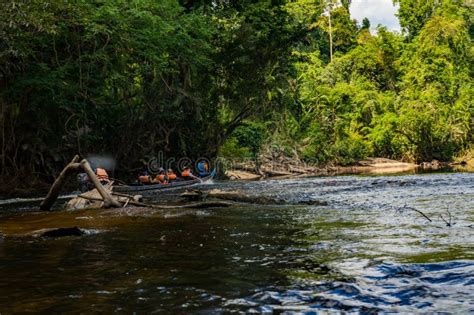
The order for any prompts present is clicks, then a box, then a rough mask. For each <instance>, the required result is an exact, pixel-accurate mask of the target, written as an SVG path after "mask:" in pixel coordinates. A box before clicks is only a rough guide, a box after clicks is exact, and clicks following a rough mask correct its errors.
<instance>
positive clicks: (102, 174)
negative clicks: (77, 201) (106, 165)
mask: <svg viewBox="0 0 474 315" xmlns="http://www.w3.org/2000/svg"><path fill="white" fill-rule="evenodd" d="M95 174H96V175H97V178H98V179H99V181H101V182H103V181H104V182H109V181H110V180H109V174H107V171H106V170H104V169H103V168H97V169H96V170H95Z"/></svg>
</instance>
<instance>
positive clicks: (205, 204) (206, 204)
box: [78, 194, 232, 210]
mask: <svg viewBox="0 0 474 315" xmlns="http://www.w3.org/2000/svg"><path fill="white" fill-rule="evenodd" d="M78 197H79V198H84V199H87V200H91V201H102V199H101V198H97V197H91V196H87V195H84V194H82V195H79V196H78ZM128 197H129V198H128V199H126V200H124V201H123V203H124V204H128V205H132V206H137V207H146V208H152V209H158V210H172V209H203V208H214V207H228V206H230V205H232V204H231V203H229V202H223V201H213V202H196V203H189V204H185V205H172V206H165V205H157V204H152V203H144V202H140V201H136V200H134V198H133V196H128Z"/></svg>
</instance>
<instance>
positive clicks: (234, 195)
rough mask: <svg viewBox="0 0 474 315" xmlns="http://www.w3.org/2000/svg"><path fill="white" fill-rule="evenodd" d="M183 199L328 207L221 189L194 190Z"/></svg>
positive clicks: (312, 201) (324, 202)
mask: <svg viewBox="0 0 474 315" xmlns="http://www.w3.org/2000/svg"><path fill="white" fill-rule="evenodd" d="M181 197H183V198H185V199H187V200H193V201H196V200H206V199H207V198H216V199H223V200H229V201H234V202H242V203H253V204H260V205H283V204H300V205H318V206H325V205H327V202H326V201H320V200H301V201H297V202H291V201H287V200H284V199H280V198H273V197H267V196H251V195H246V194H244V193H242V192H241V191H223V190H219V189H212V190H210V191H206V192H204V191H201V190H193V191H186V192H184V193H183V194H181Z"/></svg>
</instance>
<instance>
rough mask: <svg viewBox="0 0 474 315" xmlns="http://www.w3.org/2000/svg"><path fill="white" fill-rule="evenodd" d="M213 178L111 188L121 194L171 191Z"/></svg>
mask: <svg viewBox="0 0 474 315" xmlns="http://www.w3.org/2000/svg"><path fill="white" fill-rule="evenodd" d="M213 177H214V176H212V175H211V176H207V177H203V178H201V180H199V179H192V180H182V181H176V182H171V183H169V184H150V185H145V184H135V185H118V186H114V187H113V191H115V192H121V193H130V192H140V191H155V190H168V189H173V188H179V187H188V186H193V185H196V184H200V183H204V182H206V181H209V180H211V179H212V178H213Z"/></svg>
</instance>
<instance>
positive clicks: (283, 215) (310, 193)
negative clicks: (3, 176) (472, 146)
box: [0, 173, 474, 314]
mask: <svg viewBox="0 0 474 315" xmlns="http://www.w3.org/2000/svg"><path fill="white" fill-rule="evenodd" d="M201 188H203V189H213V188H219V189H225V190H236V189H238V190H241V191H243V192H245V193H247V194H252V195H261V196H271V197H275V198H281V199H285V200H288V201H290V202H292V203H298V202H301V201H311V200H312V201H314V200H317V201H321V202H323V203H322V205H305V204H298V205H294V204H293V205H272V206H263V205H248V204H239V205H235V206H232V207H228V208H216V209H205V210H196V211H193V210H186V211H184V210H182V211H167V212H156V213H152V214H150V212H147V213H146V214H143V213H141V214H140V215H137V214H135V215H134V214H131V213H128V214H127V213H124V214H123V215H122V216H121V217H116V216H112V215H110V214H109V216H108V217H107V216H106V214H105V213H104V214H102V215H101V216H97V217H95V216H94V215H89V214H83V213H78V214H74V213H72V212H69V213H67V214H64V215H63V214H61V217H60V218H58V217H55V216H54V215H52V214H42V213H37V212H35V211H34V210H35V209H36V208H37V204H36V203H34V202H33V203H23V204H16V205H15V206H12V205H11V204H7V203H3V204H2V203H0V232H3V233H4V234H5V235H4V236H3V238H2V237H0V278H1V279H2V281H0V313H1V314H9V313H19V312H28V311H33V312H44V313H64V312H67V313H71V312H72V313H90V312H97V313H99V312H105V313H112V312H117V313H132V312H137V313H173V314H174V313H239V312H243V313H269V314H270V313H305V314H313V313H325V312H327V311H347V312H358V313H371V312H385V313H393V312H422V313H426V312H446V313H473V312H474V174H473V173H446V174H423V175H403V176H340V177H321V178H312V179H299V180H295V179H293V180H271V181H261V182H214V183H212V184H210V185H203V186H202V187H201ZM145 197H146V198H148V199H149V200H153V201H156V202H159V201H166V200H168V199H171V198H173V197H172V193H171V192H168V193H166V195H163V194H162V193H159V194H149V195H147V196H145ZM108 213H110V212H108ZM66 216H67V218H68V219H67V220H66V219H65V218H66ZM52 220H55V221H54V222H53V223H54V224H55V225H59V224H60V222H63V224H66V223H67V226H71V225H75V226H79V227H81V228H82V229H83V230H84V231H86V232H87V234H86V235H83V236H68V237H63V238H46V237H37V238H33V237H19V236H10V235H9V234H8V233H7V232H8V231H9V229H10V230H11V229H12V228H11V227H12V226H15V227H21V226H24V225H32V224H37V225H38V226H41V225H42V224H47V223H50V224H53V223H52ZM50 221H51V222H50ZM12 222H13V223H12ZM15 224H16V225H15ZM54 224H53V225H54Z"/></svg>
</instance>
